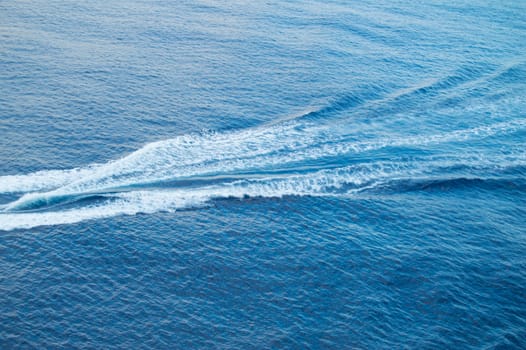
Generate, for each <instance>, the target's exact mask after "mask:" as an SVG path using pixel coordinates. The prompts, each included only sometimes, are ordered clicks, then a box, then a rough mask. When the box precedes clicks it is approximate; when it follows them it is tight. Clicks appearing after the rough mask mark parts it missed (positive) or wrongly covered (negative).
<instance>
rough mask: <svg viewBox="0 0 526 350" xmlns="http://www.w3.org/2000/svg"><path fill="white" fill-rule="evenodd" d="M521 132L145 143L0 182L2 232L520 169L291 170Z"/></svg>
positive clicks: (315, 130)
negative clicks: (160, 187)
mask: <svg viewBox="0 0 526 350" xmlns="http://www.w3.org/2000/svg"><path fill="white" fill-rule="evenodd" d="M525 126H526V119H516V120H513V121H509V122H505V123H496V124H491V125H486V126H480V127H476V128H470V129H464V130H455V131H452V132H444V133H437V134H433V135H417V136H407V137H399V138H376V139H372V140H367V141H355V140H353V139H352V137H351V136H350V135H343V134H339V133H337V132H335V131H334V130H335V129H337V128H335V126H330V125H321V126H316V125H311V124H308V123H305V122H303V121H302V122H301V123H300V121H297V120H292V121H287V122H285V123H282V124H279V125H271V126H265V127H260V128H253V129H246V130H242V131H236V132H227V133H211V134H204V135H184V136H180V137H176V138H173V139H170V140H165V141H159V142H154V143H151V144H148V145H146V146H145V147H143V148H141V149H139V150H138V151H136V152H133V153H132V154H130V155H128V156H126V157H124V158H121V159H118V160H116V161H111V162H108V163H106V164H102V165H92V166H88V167H85V168H81V169H71V170H53V171H42V172H37V173H33V174H28V175H13V176H3V177H0V192H3V193H8V192H13V193H16V192H20V193H23V195H22V196H21V197H20V198H19V199H18V200H16V201H14V202H12V203H9V204H7V205H6V206H4V207H3V209H2V210H3V213H0V229H4V230H7V229H12V228H27V227H34V226H39V225H54V224H61V223H73V222H78V221H83V220H87V219H92V218H102V217H109V216H114V215H124V214H126V215H133V214H136V213H139V212H156V211H159V210H175V209H178V208H186V207H189V206H194V205H198V204H202V203H205V202H207V201H208V200H210V199H213V198H217V197H230V196H232V197H240V198H241V197H243V196H262V197H280V196H283V195H327V194H330V195H334V194H335V191H334V189H337V188H340V187H341V186H343V185H344V184H353V185H354V186H355V187H359V186H362V185H363V186H370V183H371V182H374V181H380V180H381V179H392V178H393V176H402V177H408V176H414V175H419V174H420V175H421V174H425V173H426V172H429V171H432V169H434V168H436V167H439V166H448V164H461V165H469V164H471V165H472V166H474V167H475V166H485V165H495V164H507V163H510V162H514V161H515V162H519V163H520V162H522V163H520V164H523V163H524V150H520V151H518V153H517V154H514V155H509V154H508V155H507V156H506V155H503V157H502V159H492V158H485V157H484V155H481V156H478V157H477V156H470V157H462V156H460V155H443V157H442V159H440V160H435V161H433V160H432V159H427V160H422V159H421V160H419V161H415V162H390V163H385V162H373V163H369V164H364V163H362V164H358V165H354V166H348V167H342V168H339V169H329V170H320V171H314V172H313V173H310V174H304V175H297V174H295V171H294V167H293V166H289V165H290V164H300V163H301V162H304V161H306V160H308V161H314V163H316V161H317V160H319V159H321V158H322V157H340V156H352V155H353V154H356V155H359V154H360V153H363V152H367V151H372V150H377V149H382V148H385V147H397V146H414V147H425V146H427V145H430V144H440V143H445V142H462V141H466V140H470V139H480V138H483V137H489V136H492V135H496V134H505V133H510V132H514V131H517V130H522V129H524V127H525ZM506 162H507V163H506ZM276 168H284V169H287V171H286V172H285V173H284V174H283V175H280V176H277V175H276V176H271V177H267V178H259V179H252V180H251V179H250V178H249V177H246V179H245V180H240V181H236V182H230V183H227V182H225V183H219V184H217V185H214V186H201V187H198V188H191V189H190V188H187V189H179V190H167V191H144V189H143V190H141V189H140V188H141V186H142V185H144V184H151V183H155V182H156V181H164V180H177V179H187V178H188V179H192V177H196V176H207V175H236V176H237V177H239V178H243V174H244V173H248V172H250V171H254V172H256V173H258V174H264V173H265V172H266V170H269V171H268V172H270V173H271V171H270V170H272V169H276ZM126 186H133V187H134V188H138V191H131V190H129V189H125V187H126ZM351 187H352V186H351ZM115 188H117V189H119V188H120V189H121V190H122V189H125V190H126V191H130V192H127V193H120V194H114V195H112V196H113V197H115V198H117V200H116V201H111V202H109V203H100V204H98V205H97V206H87V207H81V208H76V209H70V210H62V211H59V212H51V211H41V212H33V213H29V212H25V213H9V212H8V211H9V210H14V209H17V208H19V209H25V208H24V206H25V205H26V204H28V203H29V204H31V202H35V201H41V202H43V203H44V204H46V203H52V202H53V200H54V199H56V198H58V197H61V196H69V197H75V196H83V195H89V194H93V193H102V194H107V193H108V192H111V191H112V190H114V189H115ZM37 191H38V192H37ZM44 206H45V205H44Z"/></svg>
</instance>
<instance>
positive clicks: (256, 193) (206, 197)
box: [0, 159, 526, 230]
mask: <svg viewBox="0 0 526 350" xmlns="http://www.w3.org/2000/svg"><path fill="white" fill-rule="evenodd" d="M493 161H498V163H499V166H500V167H501V169H502V170H499V171H500V172H502V171H505V170H506V169H508V168H510V167H517V166H519V167H523V168H525V167H526V160H525V159H520V160H515V161H510V162H506V161H505V160H504V159H491V160H486V161H485V162H481V161H480V159H479V160H477V159H472V161H471V162H468V161H466V160H465V159H456V160H453V159H436V160H435V159H428V160H427V161H426V160H425V159H420V160H417V161H414V162H408V161H399V162H373V163H368V164H358V165H353V166H346V167H341V168H335V169H325V170H320V171H316V172H311V173H306V174H279V175H277V176H275V175H269V176H267V177H255V178H250V177H249V178H239V179H229V180H228V181H226V182H221V180H220V181H219V182H218V183H215V184H208V185H197V186H191V187H187V188H179V187H175V188H170V187H167V188H161V187H157V188H136V189H130V190H121V191H112V192H107V193H98V194H90V193H83V194H80V195H78V194H73V193H71V194H69V198H68V201H67V202H66V203H65V204H70V203H71V202H72V201H74V200H82V199H85V198H89V196H90V195H93V196H97V198H96V199H97V201H89V202H88V203H89V204H88V205H81V206H79V205H76V206H73V207H71V206H67V207H66V208H62V207H61V205H60V203H59V202H60V198H59V197H57V198H55V199H58V202H55V204H54V205H52V206H51V207H43V208H40V210H39V211H36V212H35V211H32V210H31V209H30V211H24V210H22V209H20V210H19V211H18V212H12V211H9V210H8V211H3V212H1V213H0V230H12V229H17V228H31V227H36V226H42V225H58V224H68V223H75V222H80V221H84V220H91V219H99V218H106V217H112V216H116V215H136V214H139V213H147V214H148V213H156V212H173V211H176V210H181V209H190V208H199V207H202V206H206V205H209V204H210V203H211V201H213V200H214V199H220V198H237V199H243V198H246V197H251V198H252V197H263V198H281V197H283V196H342V195H343V196H349V195H358V194H360V193H363V192H371V193H373V194H374V193H375V191H391V190H396V191H400V190H403V188H406V189H407V190H414V189H416V190H419V189H421V188H422V187H425V186H428V187H429V186H434V185H433V184H434V183H437V184H438V185H437V186H435V188H440V186H441V182H440V181H445V182H443V183H445V184H449V183H452V184H455V183H457V182H458V183H459V184H462V183H463V182H462V181H463V180H462V179H463V178H469V177H474V176H475V178H477V176H478V178H480V181H485V180H484V179H485V178H486V177H487V176H489V178H488V179H491V175H490V172H489V170H491V169H494V164H493ZM445 169H449V170H447V171H446V170H445ZM444 171H445V172H446V173H449V174H450V175H448V177H449V178H452V179H455V178H458V179H459V180H458V181H457V182H447V181H450V180H448V178H443V177H438V178H437V174H441V173H443V172H444ZM477 173H479V174H480V175H476V174H477ZM455 174H457V175H455ZM497 177H500V175H499V174H497ZM415 179H416V180H415ZM418 179H420V180H418ZM415 181H416V182H415ZM418 181H420V182H418ZM472 183H475V184H476V183H477V182H476V181H472ZM518 183H519V184H520V182H518ZM421 184H423V185H421ZM427 184H429V185H427ZM489 184H490V185H491V183H489ZM400 185H402V186H403V187H402V188H400ZM411 186H413V187H411ZM419 186H420V187H419ZM448 186H450V185H448ZM488 186H489V185H488ZM502 186H506V182H502ZM521 186H522V187H525V185H524V184H522V185H521ZM33 195H35V197H34V198H33V199H36V200H37V201H39V200H43V198H40V199H39V197H38V196H39V195H41V196H44V197H46V196H50V197H48V198H44V199H45V200H51V201H53V198H52V195H50V194H49V193H48V194H45V193H44V194H31V196H33ZM66 197H67V196H66ZM26 200H28V202H26V204H30V201H29V197H26ZM79 204H80V203H79Z"/></svg>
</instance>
